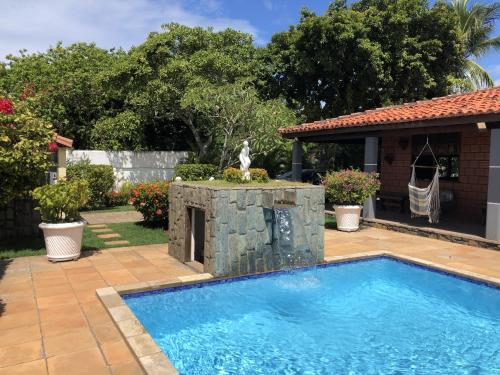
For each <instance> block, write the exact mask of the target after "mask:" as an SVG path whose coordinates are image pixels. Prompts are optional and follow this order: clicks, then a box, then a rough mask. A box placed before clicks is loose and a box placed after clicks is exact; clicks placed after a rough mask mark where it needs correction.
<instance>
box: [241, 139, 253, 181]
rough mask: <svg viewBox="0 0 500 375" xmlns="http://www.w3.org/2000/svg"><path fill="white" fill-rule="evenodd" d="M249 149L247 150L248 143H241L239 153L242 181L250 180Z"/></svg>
mask: <svg viewBox="0 0 500 375" xmlns="http://www.w3.org/2000/svg"><path fill="white" fill-rule="evenodd" d="M251 163H252V161H251V160H250V149H249V148H248V141H243V148H242V149H241V152H240V170H241V172H242V173H243V179H244V180H250V171H249V170H248V169H249V168H250V164H251Z"/></svg>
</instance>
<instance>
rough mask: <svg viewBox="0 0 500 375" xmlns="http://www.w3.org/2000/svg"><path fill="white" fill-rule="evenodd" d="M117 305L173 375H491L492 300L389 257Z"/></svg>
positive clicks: (498, 343) (495, 310)
mask: <svg viewBox="0 0 500 375" xmlns="http://www.w3.org/2000/svg"><path fill="white" fill-rule="evenodd" d="M125 301H126V303H127V304H128V305H129V306H130V308H131V309H132V310H133V312H134V313H135V314H136V316H137V317H138V319H139V320H140V321H141V322H142V323H143V324H144V326H145V327H146V329H147V330H148V331H149V333H150V334H151V336H152V337H153V338H154V339H155V341H156V342H157V343H158V344H159V346H160V347H161V348H162V350H163V351H164V352H165V353H166V354H167V356H168V357H169V358H170V360H171V361H172V362H173V364H174V366H175V367H176V368H177V369H178V370H179V372H180V373H181V374H196V375H198V374H266V375H267V374H311V375H312V374H346V375H355V374H360V375H366V374H433V375H440V374H452V375H455V374H457V375H458V374H485V375H490V374H500V290H498V289H495V288H493V287H489V286H486V285H481V284H477V283H472V282H470V281H466V280H463V279H460V278H456V277H452V276H449V275H445V274H442V273H438V272H433V271H430V270H427V269H424V268H421V267H416V266H412V265H408V264H405V263H402V262H399V261H395V260H391V259H388V258H377V259H372V260H366V261H359V262H353V263H346V264H341V265H336V266H330V267H319V268H314V269H306V270H300V271H295V272H291V273H280V274H277V275H273V276H266V277H259V278H250V279H243V280H238V281H235V282H226V283H214V284H209V285H205V286H203V287H197V288H189V289H177V290H176V289H170V290H164V291H160V292H154V293H149V294H148V293H142V294H137V295H128V296H125Z"/></svg>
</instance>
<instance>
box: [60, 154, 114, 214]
mask: <svg viewBox="0 0 500 375" xmlns="http://www.w3.org/2000/svg"><path fill="white" fill-rule="evenodd" d="M67 178H68V180H70V181H71V180H73V179H82V180H85V181H87V182H88V184H89V189H90V198H89V201H88V204H87V205H86V208H89V209H95V208H102V207H105V206H106V203H107V200H108V196H109V193H111V191H112V190H113V185H114V183H115V177H114V174H113V167H112V166H110V165H94V164H90V162H89V161H88V160H82V161H79V162H77V163H72V164H70V165H69V166H68V170H67Z"/></svg>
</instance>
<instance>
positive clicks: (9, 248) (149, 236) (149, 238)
mask: <svg viewBox="0 0 500 375" xmlns="http://www.w3.org/2000/svg"><path fill="white" fill-rule="evenodd" d="M107 227H108V228H111V229H112V230H113V232H115V233H118V234H120V235H121V237H119V238H113V239H112V240H127V241H129V242H130V245H125V246H137V245H151V244H160V243H168V235H167V233H166V232H165V231H164V230H163V229H162V228H151V227H148V226H145V225H144V224H143V223H141V222H138V223H116V224H107ZM97 234H98V233H93V232H92V231H91V230H90V229H89V228H88V227H85V229H84V230H83V243H82V250H84V251H85V250H97V249H106V248H110V247H117V246H124V245H115V246H106V245H105V244H104V241H105V240H103V239H101V238H98V237H97ZM45 254H46V253H45V243H44V241H43V238H39V239H29V238H16V239H14V240H7V241H2V243H0V259H8V258H18V257H25V256H35V255H45Z"/></svg>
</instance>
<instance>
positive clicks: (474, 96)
mask: <svg viewBox="0 0 500 375" xmlns="http://www.w3.org/2000/svg"><path fill="white" fill-rule="evenodd" d="M495 113H498V114H500V87H492V88H489V89H484V90H478V91H473V92H468V93H465V94H456V95H448V96H443V97H439V98H432V99H430V100H419V101H416V102H413V103H405V104H402V105H396V106H389V107H382V108H376V109H370V110H367V111H364V112H356V113H352V114H350V115H344V116H339V117H335V118H331V119H327V120H321V121H315V122H311V123H306V124H302V125H297V126H293V127H290V128H282V129H280V130H279V131H280V133H281V134H283V135H285V134H293V133H304V132H310V131H318V130H326V129H335V128H350V127H365V126H370V125H381V124H393V123H411V122H417V121H418V122H420V121H425V120H435V119H444V118H453V117H464V116H477V115H485V114H495Z"/></svg>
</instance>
